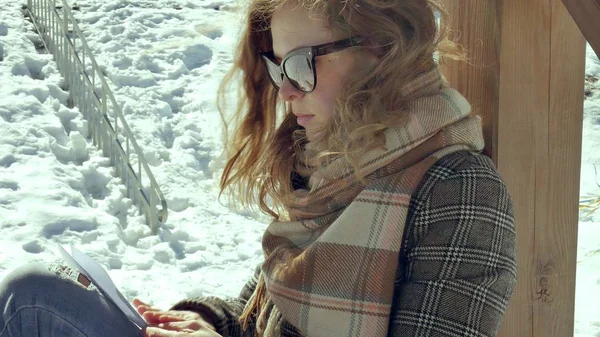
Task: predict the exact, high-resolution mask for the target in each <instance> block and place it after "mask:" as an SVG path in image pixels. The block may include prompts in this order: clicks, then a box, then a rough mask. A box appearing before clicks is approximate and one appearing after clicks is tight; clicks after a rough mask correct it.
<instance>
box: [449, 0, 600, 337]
mask: <svg viewBox="0 0 600 337" xmlns="http://www.w3.org/2000/svg"><path fill="white" fill-rule="evenodd" d="M594 1H595V0H594ZM598 1H600V0H598ZM443 2H444V5H445V7H446V8H447V10H448V11H449V12H450V14H451V16H452V26H451V27H452V29H453V30H456V31H457V32H458V36H459V40H458V41H459V42H460V43H462V44H463V45H464V46H465V47H466V48H467V49H468V50H469V52H470V55H469V56H470V63H471V64H466V63H455V62H449V63H448V64H447V65H442V71H443V72H444V74H445V75H446V77H447V78H448V80H449V82H450V84H451V85H452V86H453V87H455V88H457V89H458V90H459V91H460V92H461V93H463V94H464V95H465V96H466V97H467V99H468V100H469V101H470V102H472V105H473V107H474V109H475V111H476V112H477V113H478V114H480V115H482V116H483V118H484V122H485V129H484V132H485V133H486V144H487V145H486V146H487V153H488V154H491V156H492V159H494V161H495V162H496V164H497V166H498V170H499V171H500V174H501V175H502V177H503V178H504V180H505V182H506V184H507V186H508V188H509V191H510V193H511V195H512V197H513V200H514V203H515V215H516V219H517V223H516V224H517V240H518V247H517V254H518V281H517V287H516V289H515V292H514V293H513V297H512V300H511V302H510V305H509V308H508V310H507V312H506V315H505V319H504V323H503V325H502V328H501V331H500V334H499V336H501V337H509V336H510V337H520V336H527V337H530V336H534V337H567V336H572V335H573V320H574V317H573V315H574V298H575V288H574V284H575V283H574V282H575V266H576V252H577V203H578V196H579V169H580V157H581V128H582V114H583V83H584V81H583V78H584V67H585V40H584V39H583V36H582V35H581V33H580V32H579V31H578V28H577V26H576V25H575V23H574V21H573V19H572V18H571V16H570V15H569V13H568V12H567V10H566V8H565V7H564V5H563V4H562V2H561V0H528V1H523V0H488V1H478V0H444V1H443ZM599 17H600V16H599ZM481 65H486V66H485V67H481Z"/></svg>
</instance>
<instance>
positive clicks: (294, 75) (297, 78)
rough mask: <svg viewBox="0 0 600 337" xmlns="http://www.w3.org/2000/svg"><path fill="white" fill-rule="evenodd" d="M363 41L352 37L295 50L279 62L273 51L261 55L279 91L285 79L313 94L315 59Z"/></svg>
mask: <svg viewBox="0 0 600 337" xmlns="http://www.w3.org/2000/svg"><path fill="white" fill-rule="evenodd" d="M362 42H363V39H362V38H360V37H351V38H348V39H343V40H339V41H334V42H330V43H325V44H320V45H318V46H312V47H304V48H299V49H296V50H293V51H291V52H289V53H288V54H287V55H285V56H284V57H283V59H282V60H281V62H278V61H277V58H276V57H275V54H273V51H269V52H265V53H260V56H261V58H262V60H263V63H264V64H265V68H266V70H267V73H268V74H269V78H270V79H271V83H273V86H274V87H275V88H276V89H277V90H279V88H281V83H283V79H284V78H287V79H288V80H289V81H290V83H292V85H293V86H294V88H296V89H298V90H299V91H302V92H303V93H306V94H308V93H311V92H313V91H314V90H315V88H316V87H317V70H316V69H315V58H316V57H317V56H321V55H327V54H331V53H335V52H338V51H341V50H344V49H346V48H350V47H353V46H357V45H360V44H361V43H362Z"/></svg>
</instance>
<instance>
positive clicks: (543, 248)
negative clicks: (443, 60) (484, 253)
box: [533, 0, 585, 336]
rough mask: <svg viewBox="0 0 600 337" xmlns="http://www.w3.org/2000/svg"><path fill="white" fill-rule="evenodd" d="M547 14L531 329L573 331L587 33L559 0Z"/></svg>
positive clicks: (540, 332) (548, 333)
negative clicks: (546, 68)
mask: <svg viewBox="0 0 600 337" xmlns="http://www.w3.org/2000/svg"><path fill="white" fill-rule="evenodd" d="M551 18H552V22H551V24H552V30H551V49H550V70H549V74H550V87H549V92H550V95H549V110H548V125H547V130H548V132H547V139H545V138H540V141H546V142H545V143H543V144H540V146H538V149H539V151H540V152H541V151H544V152H545V153H546V155H543V160H544V161H545V162H546V163H547V167H546V168H545V170H544V173H545V174H547V178H546V177H545V176H543V179H541V180H540V179H539V178H537V177H536V178H537V179H536V192H537V195H536V231H535V233H536V234H535V243H536V247H535V251H536V257H537V261H536V265H537V266H538V268H537V269H536V270H535V272H536V274H535V275H533V281H534V286H535V287H536V288H535V294H536V297H535V300H536V301H535V302H534V303H535V306H534V307H535V310H536V313H537V314H536V315H535V317H536V322H535V331H536V333H537V334H538V335H540V336H572V334H573V329H574V326H573V322H574V310H575V298H574V294H575V273H576V265H577V259H576V258H577V254H576V253H577V223H578V201H579V175H580V165H581V132H582V125H583V97H584V81H583V78H584V76H585V39H584V37H583V35H582V34H581V32H580V30H579V29H578V28H577V25H576V23H575V21H574V20H573V18H571V16H570V14H569V12H568V11H567V9H566V8H565V6H564V4H563V3H562V1H560V0H553V1H552V7H551ZM540 162H542V161H541V160H540ZM542 163H544V162H542ZM538 165H539V164H538Z"/></svg>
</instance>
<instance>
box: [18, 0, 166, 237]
mask: <svg viewBox="0 0 600 337" xmlns="http://www.w3.org/2000/svg"><path fill="white" fill-rule="evenodd" d="M57 2H60V5H57ZM27 14H28V15H29V16H30V18H31V21H32V22H33V24H34V26H35V28H36V29H37V30H38V33H39V34H40V36H41V37H42V40H43V42H44V45H45V46H46V49H47V50H48V52H50V53H51V54H52V55H53V56H54V58H55V60H56V63H57V65H58V69H59V71H60V72H61V74H62V75H63V77H64V79H65V82H66V83H65V84H66V85H67V87H68V89H69V95H70V98H71V100H72V101H73V103H74V105H75V106H77V107H78V108H79V110H80V111H81V112H82V114H83V117H84V118H85V119H86V120H87V121H88V128H89V135H91V137H92V139H93V143H94V145H96V146H97V147H98V148H99V149H100V150H102V154H103V155H104V156H105V157H109V158H110V163H111V165H113V166H114V167H115V172H116V175H117V176H119V177H121V182H122V183H123V184H125V186H126V187H127V197H129V198H131V199H132V200H133V202H134V204H136V205H137V206H138V212H139V214H140V215H141V214H142V213H144V214H145V216H146V224H147V225H148V226H150V228H151V230H152V233H153V234H156V233H157V231H158V226H159V224H160V223H164V222H166V220H167V212H168V211H167V201H166V199H165V197H164V196H163V194H162V192H161V191H160V188H159V186H158V184H157V182H156V179H154V176H153V175H152V172H151V171H150V167H149V166H148V163H147V162H146V160H145V158H144V155H143V152H142V150H141V149H140V147H139V146H138V144H137V143H136V141H135V138H134V136H133V133H132V132H131V129H130V128H129V126H128V125H127V122H126V121H125V118H124V117H123V111H122V109H121V106H120V105H119V104H118V103H117V101H116V100H115V97H114V95H113V93H112V91H111V90H110V87H109V85H108V83H107V81H106V78H105V76H104V75H103V74H102V72H101V71H100V68H99V67H98V63H97V62H96V60H95V59H94V56H93V55H92V52H91V49H90V48H89V46H88V44H87V42H86V41H85V39H84V35H83V32H82V30H81V29H80V28H79V26H78V25H77V22H76V20H75V17H74V16H73V13H72V11H71V9H70V7H69V4H68V3H67V2H66V0H28V2H27ZM135 167H137V171H136V169H135ZM159 205H160V207H158V206H159Z"/></svg>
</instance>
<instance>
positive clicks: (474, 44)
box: [442, 0, 500, 161]
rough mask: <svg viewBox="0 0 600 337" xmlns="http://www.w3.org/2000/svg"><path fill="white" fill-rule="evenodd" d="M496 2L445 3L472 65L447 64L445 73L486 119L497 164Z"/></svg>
mask: <svg viewBox="0 0 600 337" xmlns="http://www.w3.org/2000/svg"><path fill="white" fill-rule="evenodd" d="M495 2H496V1H477V0H471V1H456V0H444V1H442V3H443V4H444V6H445V8H446V10H447V11H448V12H449V14H450V19H451V20H452V24H451V27H452V29H453V30H455V31H457V32H458V36H457V39H456V40H457V41H458V42H459V43H460V44H462V45H463V46H468V49H469V50H468V52H469V55H468V56H469V64H465V63H456V62H452V61H444V63H445V64H444V65H443V66H442V68H443V72H444V75H445V76H446V78H447V79H448V80H449V81H450V83H451V84H452V86H453V87H455V88H457V89H458V90H459V91H460V92H461V93H462V94H463V95H464V96H465V97H466V98H467V99H468V100H469V102H470V103H471V106H472V109H473V112H475V113H477V114H478V115H479V116H481V117H482V119H483V128H484V136H485V144H486V149H485V153H486V154H487V155H488V156H490V157H491V158H492V159H493V160H494V161H496V153H495V152H494V151H495V149H496V148H497V146H496V144H495V142H496V140H497V136H496V124H497V119H498V116H497V112H498V83H499V81H498V80H499V75H500V62H499V55H498V47H499V45H498V38H499V27H498V20H497V19H496V16H497V12H496V4H495ZM467 4H468V5H467Z"/></svg>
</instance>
